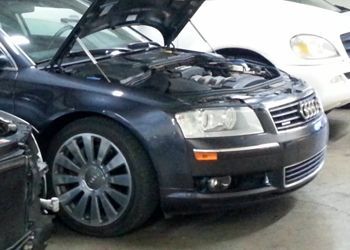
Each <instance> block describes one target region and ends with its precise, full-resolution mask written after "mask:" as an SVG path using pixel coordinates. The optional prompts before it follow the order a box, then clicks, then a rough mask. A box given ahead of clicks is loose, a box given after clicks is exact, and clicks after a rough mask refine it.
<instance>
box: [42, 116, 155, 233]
mask: <svg viewBox="0 0 350 250" xmlns="http://www.w3.org/2000/svg"><path fill="white" fill-rule="evenodd" d="M89 145H90V146H89ZM47 160H48V163H49V166H50V172H49V188H50V189H51V193H52V195H54V196H57V197H59V198H60V202H61V209H60V213H59V216H60V218H61V219H62V221H63V222H64V223H65V224H66V225H68V226H69V227H70V228H72V229H73V230H75V231H78V232H80V233H84V234H88V235H92V236H98V237H111V236H119V235H122V234H125V233H127V232H129V231H131V230H133V229H135V228H137V227H139V226H141V225H142V224H143V223H144V222H146V220H147V219H148V218H149V217H150V216H151V214H152V213H153V211H154V210H155V208H156V207H157V204H158V197H159V195H158V192H159V191H158V189H159V188H158V184H157V179H156V174H155V171H154V169H153V167H152V164H151V161H150V159H149V157H148V156H147V154H146V153H145V151H144V149H143V148H142V146H141V145H140V144H139V143H138V141H137V140H136V139H135V138H134V137H133V136H132V135H131V134H130V133H129V132H128V130H126V129H125V128H124V127H122V126H120V125H118V124H117V123H115V122H113V121H110V120H107V119H103V118H97V117H93V118H84V119H81V120H78V121H75V122H73V123H71V124H69V125H67V126H66V127H64V128H63V129H62V130H61V131H60V132H59V133H58V134H57V135H56V136H55V137H54V139H53V140H52V142H51V144H50V146H49V150H48V154H47Z"/></svg>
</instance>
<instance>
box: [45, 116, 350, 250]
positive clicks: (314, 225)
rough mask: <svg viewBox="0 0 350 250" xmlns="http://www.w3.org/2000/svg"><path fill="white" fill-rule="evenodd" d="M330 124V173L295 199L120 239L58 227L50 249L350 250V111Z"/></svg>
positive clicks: (166, 224) (160, 224)
mask: <svg viewBox="0 0 350 250" xmlns="http://www.w3.org/2000/svg"><path fill="white" fill-rule="evenodd" d="M329 120H330V124H331V141H330V145H329V149H328V158H327V163H326V165H325V168H324V169H323V171H322V172H321V173H320V175H319V176H318V177H317V178H316V179H315V180H314V181H313V182H312V183H310V184H309V185H307V186H306V187H304V188H303V189H301V190H298V191H297V192H295V193H293V194H291V195H288V196H286V197H283V198H281V199H278V200H274V201H269V202H265V203H263V204H259V205H256V206H254V207H250V208H246V209H241V210H236V211H232V212H225V213H217V214H210V215H196V216H184V217H175V218H172V219H169V220H164V219H162V218H161V217H160V218H158V219H156V220H155V221H153V222H152V223H149V225H147V226H145V227H143V228H142V229H140V230H138V231H136V232H134V233H132V234H130V235H127V236H124V237H121V238H110V239H96V238H91V237H87V236H83V235H79V234H77V233H74V232H72V231H70V230H69V229H67V228H65V227H64V226H62V225H60V224H57V232H56V233H55V234H54V235H53V237H52V239H51V240H50V242H49V247H48V250H62V249H70V250H75V249H84V250H90V249H91V250H92V249H94V250H95V249H98V250H108V249H130V250H131V249H254V250H255V249H269V250H270V249H278V250H282V249H308V250H312V249H315V250H316V249H317V250H321V249H327V250H329V249H337V250H338V249H350V164H349V163H348V162H347V161H349V162H350V147H349V146H350V133H349V131H350V110H337V111H333V112H332V113H331V114H330V115H329Z"/></svg>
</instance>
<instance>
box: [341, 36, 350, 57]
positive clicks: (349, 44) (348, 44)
mask: <svg viewBox="0 0 350 250" xmlns="http://www.w3.org/2000/svg"><path fill="white" fill-rule="evenodd" d="M340 39H341V41H342V42H343V45H344V48H345V50H346V52H347V53H348V56H349V57H350V33H346V34H343V35H341V36H340Z"/></svg>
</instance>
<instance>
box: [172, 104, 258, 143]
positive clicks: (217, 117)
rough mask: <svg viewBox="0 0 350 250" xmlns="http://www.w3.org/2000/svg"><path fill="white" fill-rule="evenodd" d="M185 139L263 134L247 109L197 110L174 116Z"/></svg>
mask: <svg viewBox="0 0 350 250" xmlns="http://www.w3.org/2000/svg"><path fill="white" fill-rule="evenodd" d="M175 117H176V121H177V122H178V124H179V126H180V128H181V130H182V133H183V134H184V136H185V138H206V137H228V136H238V135H250V134H258V133H262V132H264V130H263V128H262V126H261V123H260V121H259V119H258V117H257V116H256V114H255V112H254V111H253V110H252V109H250V108H248V107H239V108H210V109H197V110H193V111H188V112H184V113H178V114H176V115H175Z"/></svg>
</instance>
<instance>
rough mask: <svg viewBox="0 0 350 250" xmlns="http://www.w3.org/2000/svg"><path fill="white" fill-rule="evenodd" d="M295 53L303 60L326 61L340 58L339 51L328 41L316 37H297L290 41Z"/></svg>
mask: <svg viewBox="0 0 350 250" xmlns="http://www.w3.org/2000/svg"><path fill="white" fill-rule="evenodd" d="M290 44H291V47H292V50H293V51H294V53H295V54H296V55H297V56H298V57H300V58H303V59H326V58H331V57H337V56H339V53H338V51H337V49H336V48H335V47H334V45H333V44H332V43H330V42H329V41H327V40H326V39H324V38H322V37H319V36H314V35H297V36H295V37H293V38H292V39H291V41H290Z"/></svg>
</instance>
